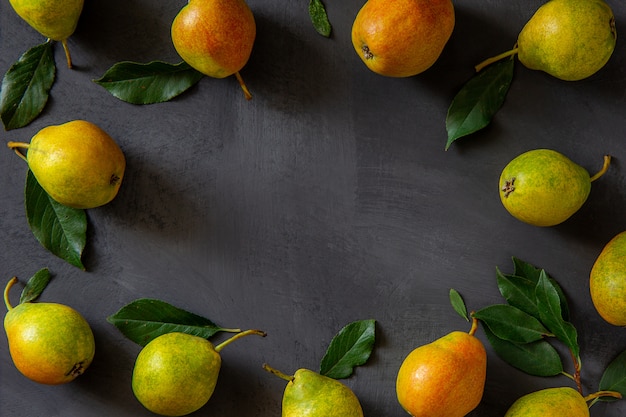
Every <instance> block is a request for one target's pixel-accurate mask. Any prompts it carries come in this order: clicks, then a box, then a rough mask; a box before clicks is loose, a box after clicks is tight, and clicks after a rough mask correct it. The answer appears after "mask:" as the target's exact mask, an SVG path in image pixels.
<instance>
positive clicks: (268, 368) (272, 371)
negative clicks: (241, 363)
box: [263, 363, 295, 382]
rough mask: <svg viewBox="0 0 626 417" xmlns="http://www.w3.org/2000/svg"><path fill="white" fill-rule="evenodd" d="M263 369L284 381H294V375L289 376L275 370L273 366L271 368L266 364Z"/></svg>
mask: <svg viewBox="0 0 626 417" xmlns="http://www.w3.org/2000/svg"><path fill="white" fill-rule="evenodd" d="M263 369H265V370H266V371H267V372H269V373H270V374H274V375H276V376H277V377H279V378H281V379H284V380H285V381H289V382H291V381H293V380H294V378H295V377H294V376H293V375H287V374H285V373H282V372H280V371H279V370H278V369H274V368H272V367H271V366H269V365H268V364H266V363H264V364H263Z"/></svg>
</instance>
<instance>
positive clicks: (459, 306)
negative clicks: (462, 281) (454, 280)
mask: <svg viewBox="0 0 626 417" xmlns="http://www.w3.org/2000/svg"><path fill="white" fill-rule="evenodd" d="M450 304H452V308H454V311H456V312H457V313H458V314H459V316H461V317H463V318H464V319H465V320H467V321H469V316H468V314H467V307H466V306H465V302H464V301H463V297H461V294H459V292H458V291H457V290H455V289H454V288H451V289H450Z"/></svg>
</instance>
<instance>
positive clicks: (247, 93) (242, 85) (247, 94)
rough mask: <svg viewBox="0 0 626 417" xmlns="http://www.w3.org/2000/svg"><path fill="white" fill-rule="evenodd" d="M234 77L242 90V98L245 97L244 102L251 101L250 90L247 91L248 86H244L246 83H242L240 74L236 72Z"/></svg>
mask: <svg viewBox="0 0 626 417" xmlns="http://www.w3.org/2000/svg"><path fill="white" fill-rule="evenodd" d="M235 77H236V78H237V81H239V85H240V86H241V89H242V90H243V94H244V96H246V100H250V99H252V94H250V90H248V86H246V83H245V82H244V81H243V78H241V74H239V72H236V73H235Z"/></svg>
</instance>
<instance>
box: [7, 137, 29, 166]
mask: <svg viewBox="0 0 626 417" xmlns="http://www.w3.org/2000/svg"><path fill="white" fill-rule="evenodd" d="M7 146H8V147H9V148H10V149H13V151H15V153H16V154H17V156H19V157H20V158H22V159H23V160H24V161H26V162H28V160H27V159H26V156H24V154H23V153H22V152H20V150H19V148H23V149H28V147H29V146H30V144H29V143H26V142H13V141H8V142H7Z"/></svg>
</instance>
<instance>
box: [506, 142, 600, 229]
mask: <svg viewBox="0 0 626 417" xmlns="http://www.w3.org/2000/svg"><path fill="white" fill-rule="evenodd" d="M610 161H611V158H610V156H608V155H606V156H605V157H604V164H603V166H602V169H601V170H600V171H599V172H598V173H596V174H595V175H594V176H590V175H589V172H588V171H587V170H586V169H585V168H583V167H581V166H580V165H578V164H576V163H575V162H573V161H572V160H571V159H569V158H567V157H566V156H565V155H563V154H561V153H560V152H557V151H554V150H552V149H533V150H530V151H527V152H524V153H522V154H520V155H518V156H516V157H515V158H513V159H512V160H511V161H510V162H509V163H508V164H507V165H506V166H505V167H504V169H503V170H502V173H501V174H500V181H499V193H500V201H501V202H502V205H503V206H504V207H505V208H506V210H507V211H508V212H509V213H510V214H511V215H512V216H513V217H515V218H517V219H518V220H521V221H523V222H525V223H528V224H531V225H534V226H540V227H547V226H555V225H557V224H560V223H563V222H564V221H565V220H567V219H568V218H570V217H571V216H572V215H573V214H574V213H576V212H577V211H578V210H579V209H580V208H581V207H582V205H583V204H584V203H585V201H587V198H588V196H589V192H590V191H591V183H592V182H593V181H595V180H597V179H598V178H600V177H601V176H602V175H603V174H604V173H605V172H606V171H607V169H608V168H609V164H610Z"/></svg>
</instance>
